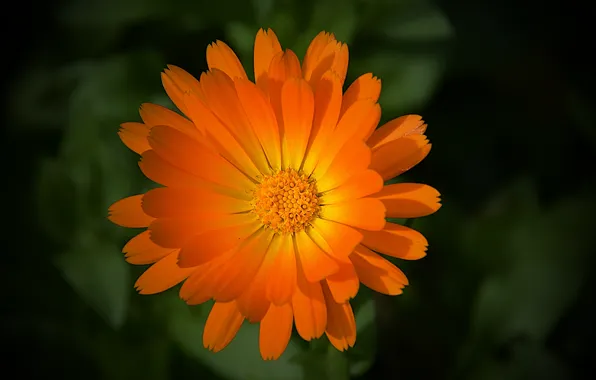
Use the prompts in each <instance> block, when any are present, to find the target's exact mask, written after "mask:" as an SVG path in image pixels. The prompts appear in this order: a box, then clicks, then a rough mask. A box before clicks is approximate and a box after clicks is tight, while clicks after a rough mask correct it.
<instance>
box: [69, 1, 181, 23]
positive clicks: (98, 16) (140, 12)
mask: <svg viewBox="0 0 596 380" xmlns="http://www.w3.org/2000/svg"><path fill="white" fill-rule="evenodd" d="M169 9H171V8H170V6H169V3H168V2H167V1H163V0H126V1H119V0H91V1H71V2H70V6H69V7H66V8H64V11H63V12H62V14H61V18H62V21H64V22H65V24H67V25H71V26H75V27H80V28H91V27H101V28H104V29H118V28H123V27H125V26H127V25H129V24H131V23H133V22H138V21H143V20H147V19H149V18H160V16H162V15H163V14H164V13H165V12H164V11H168V10H169ZM162 17H163V16H162Z"/></svg>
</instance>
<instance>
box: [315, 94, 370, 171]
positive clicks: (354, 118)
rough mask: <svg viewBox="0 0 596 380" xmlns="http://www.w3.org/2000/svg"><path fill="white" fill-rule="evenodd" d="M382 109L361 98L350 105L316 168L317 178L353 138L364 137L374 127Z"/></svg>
mask: <svg viewBox="0 0 596 380" xmlns="http://www.w3.org/2000/svg"><path fill="white" fill-rule="evenodd" d="M380 114H381V109H380V107H379V105H378V104H376V103H374V102H372V101H371V100H367V99H364V100H360V101H358V102H356V103H355V104H354V105H353V106H352V107H350V108H349V109H348V110H347V111H346V113H345V114H344V115H343V117H342V118H341V119H340V120H339V123H338V124H337V127H336V128H335V131H334V133H333V134H332V136H331V138H330V139H329V142H328V144H327V146H326V147H325V149H324V150H323V151H322V153H321V157H320V158H319V162H318V164H317V166H316V168H315V170H314V173H313V174H314V175H315V177H316V178H322V175H323V174H324V173H325V172H326V171H327V169H328V168H329V165H331V162H333V160H334V159H335V157H336V156H337V154H338V153H339V151H340V150H341V149H342V148H343V147H344V145H345V144H346V143H347V142H348V141H350V140H351V139H361V140H363V139H364V136H365V134H366V133H367V131H369V130H371V129H374V128H375V127H376V124H377V123H378V121H379V120H378V119H379V117H380Z"/></svg>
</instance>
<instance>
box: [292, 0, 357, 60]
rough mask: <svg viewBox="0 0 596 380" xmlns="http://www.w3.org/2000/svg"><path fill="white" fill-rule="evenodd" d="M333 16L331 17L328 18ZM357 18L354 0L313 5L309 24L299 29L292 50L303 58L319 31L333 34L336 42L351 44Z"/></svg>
mask: <svg viewBox="0 0 596 380" xmlns="http://www.w3.org/2000/svg"><path fill="white" fill-rule="evenodd" d="M329 15H333V17H329ZM357 24H358V18H357V13H356V7H355V4H354V0H329V1H318V2H315V3H314V7H313V10H312V15H311V18H310V23H309V25H308V27H307V28H306V29H299V30H298V31H297V32H298V37H297V39H296V42H295V43H294V44H293V45H292V49H293V50H294V51H295V52H296V54H298V56H299V57H304V54H305V53H306V49H307V48H308V45H309V44H310V42H311V41H312V39H313V38H314V37H315V36H316V35H317V34H319V33H320V32H321V31H326V32H328V33H333V34H334V35H335V38H336V39H337V40H338V41H341V42H344V43H347V44H349V43H351V42H352V40H353V38H354V35H355V33H356V27H357Z"/></svg>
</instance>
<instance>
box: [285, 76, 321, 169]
mask: <svg viewBox="0 0 596 380" xmlns="http://www.w3.org/2000/svg"><path fill="white" fill-rule="evenodd" d="M314 107H315V105H314V98H313V93H312V90H311V88H310V86H309V85H308V83H306V81H304V80H303V79H299V78H290V79H288V80H287V81H286V82H285V83H284V85H283V88H282V91H281V108H282V115H283V126H284V127H283V135H282V151H283V154H282V159H283V163H284V166H285V167H290V168H294V169H300V167H301V165H302V161H303V160H304V153H305V152H306V146H307V144H308V140H309V138H310V130H311V127H312V120H313V113H314Z"/></svg>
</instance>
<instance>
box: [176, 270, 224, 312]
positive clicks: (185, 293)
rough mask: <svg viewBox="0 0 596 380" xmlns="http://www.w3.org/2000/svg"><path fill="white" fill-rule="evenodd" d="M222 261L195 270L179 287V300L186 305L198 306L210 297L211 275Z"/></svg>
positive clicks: (211, 287)
mask: <svg viewBox="0 0 596 380" xmlns="http://www.w3.org/2000/svg"><path fill="white" fill-rule="evenodd" d="M221 261H222V259H216V260H213V261H210V262H209V263H207V264H205V265H201V266H200V267H197V268H195V271H194V272H193V273H192V274H191V275H190V276H189V277H188V278H187V279H186V281H184V283H183V284H182V286H181V287H180V298H182V299H183V300H184V301H185V302H186V303H187V304H188V305H200V304H202V303H205V302H207V301H209V300H210V299H211V297H212V292H211V291H212V289H213V281H212V280H211V279H212V277H213V273H214V272H215V271H217V269H218V268H219V267H220V266H221Z"/></svg>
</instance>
